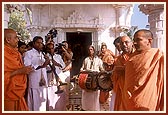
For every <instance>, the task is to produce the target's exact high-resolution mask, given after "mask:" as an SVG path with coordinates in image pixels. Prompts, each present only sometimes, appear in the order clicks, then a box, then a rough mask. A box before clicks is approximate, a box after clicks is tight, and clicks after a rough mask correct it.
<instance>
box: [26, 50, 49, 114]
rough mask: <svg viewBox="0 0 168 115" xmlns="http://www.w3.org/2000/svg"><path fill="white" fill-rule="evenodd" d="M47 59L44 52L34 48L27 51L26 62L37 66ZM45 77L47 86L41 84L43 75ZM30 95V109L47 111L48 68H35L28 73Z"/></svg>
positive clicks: (28, 100)
mask: <svg viewBox="0 0 168 115" xmlns="http://www.w3.org/2000/svg"><path fill="white" fill-rule="evenodd" d="M44 61H45V59H44V56H43V55H42V53H41V52H40V53H39V52H38V51H37V50H35V49H34V48H33V49H32V50H29V51H27V52H25V57H24V64H25V65H26V66H28V65H31V66H32V67H33V68H37V67H38V66H39V65H42V64H43V63H44ZM42 76H43V77H44V79H45V82H46V86H42V87H41V86H39V82H40V79H41V77H42ZM28 79H29V81H28V83H29V84H28V96H27V104H28V107H29V110H30V111H46V102H47V85H48V84H47V73H46V68H42V69H39V70H34V71H32V72H31V73H30V74H29V75H28Z"/></svg>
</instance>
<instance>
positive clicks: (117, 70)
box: [111, 36, 134, 111]
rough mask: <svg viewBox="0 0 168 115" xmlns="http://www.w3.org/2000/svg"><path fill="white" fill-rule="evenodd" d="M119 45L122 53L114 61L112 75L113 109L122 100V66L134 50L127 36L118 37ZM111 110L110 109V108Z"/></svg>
mask: <svg viewBox="0 0 168 115" xmlns="http://www.w3.org/2000/svg"><path fill="white" fill-rule="evenodd" d="M120 47H121V50H122V54H121V55H119V56H118V57H117V59H116V60H115V62H114V69H113V75H112V82H113V92H115V94H116V95H115V99H114V100H113V99H112V100H111V101H114V111H117V110H119V108H120V106H121V101H122V90H123V88H124V80H125V76H124V66H125V63H126V62H127V61H128V59H129V55H130V54H131V53H133V52H134V48H133V43H132V41H131V39H130V38H129V37H128V36H121V37H120ZM111 110H112V109H111Z"/></svg>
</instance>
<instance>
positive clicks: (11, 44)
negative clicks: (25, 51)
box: [4, 29, 32, 111]
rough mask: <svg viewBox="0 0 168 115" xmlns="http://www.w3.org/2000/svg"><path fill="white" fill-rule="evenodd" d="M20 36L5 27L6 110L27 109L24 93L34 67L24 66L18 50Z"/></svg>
mask: <svg viewBox="0 0 168 115" xmlns="http://www.w3.org/2000/svg"><path fill="white" fill-rule="evenodd" d="M17 44H18V36H17V33H16V32H15V31H14V30H13V29H4V110H5V111H26V110H28V107H27V105H26V102H25V99H24V95H25V90H26V86H27V75H26V74H28V73H29V72H30V71H32V68H31V67H30V66H26V67H25V66H24V64H23V61H22V56H21V54H20V53H19V51H18V50H17Z"/></svg>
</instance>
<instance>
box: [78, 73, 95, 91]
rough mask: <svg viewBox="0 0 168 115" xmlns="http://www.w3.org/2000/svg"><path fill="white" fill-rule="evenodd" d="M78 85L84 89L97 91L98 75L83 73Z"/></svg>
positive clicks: (80, 75)
mask: <svg viewBox="0 0 168 115" xmlns="http://www.w3.org/2000/svg"><path fill="white" fill-rule="evenodd" d="M78 85H79V86H80V88H82V89H86V90H96V89H97V87H98V85H97V74H95V73H92V72H90V73H81V74H79V78H78Z"/></svg>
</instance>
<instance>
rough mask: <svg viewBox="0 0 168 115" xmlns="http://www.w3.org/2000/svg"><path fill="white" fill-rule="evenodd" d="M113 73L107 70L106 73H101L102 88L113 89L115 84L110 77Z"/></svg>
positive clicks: (100, 83) (100, 85)
mask: <svg viewBox="0 0 168 115" xmlns="http://www.w3.org/2000/svg"><path fill="white" fill-rule="evenodd" d="M111 75H112V73H111V72H105V73H102V74H99V77H98V86H99V89H100V90H103V91H110V90H112V89H113V84H112V81H111V78H110V77H111Z"/></svg>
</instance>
